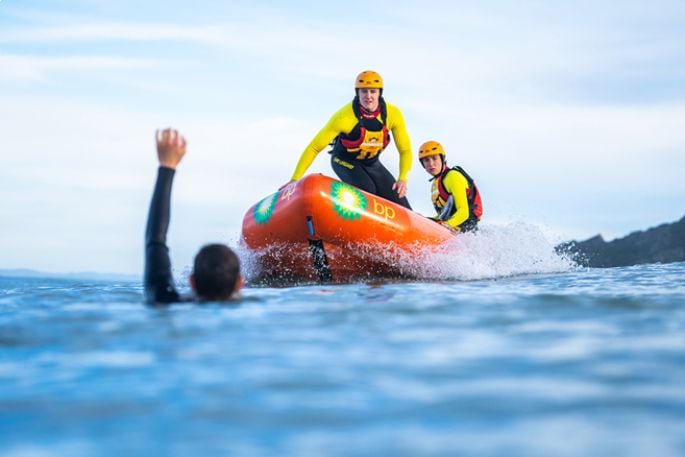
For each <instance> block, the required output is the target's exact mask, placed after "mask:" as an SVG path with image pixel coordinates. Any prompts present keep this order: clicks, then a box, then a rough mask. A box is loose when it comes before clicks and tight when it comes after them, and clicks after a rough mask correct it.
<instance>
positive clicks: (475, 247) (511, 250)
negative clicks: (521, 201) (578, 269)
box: [417, 222, 575, 280]
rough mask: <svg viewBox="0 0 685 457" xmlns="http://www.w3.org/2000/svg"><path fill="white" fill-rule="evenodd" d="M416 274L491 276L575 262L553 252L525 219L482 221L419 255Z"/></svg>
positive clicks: (455, 277) (552, 269)
mask: <svg viewBox="0 0 685 457" xmlns="http://www.w3.org/2000/svg"><path fill="white" fill-rule="evenodd" d="M418 266H419V267H420V268H421V269H422V270H419V271H418V272H417V273H418V274H419V278H421V279H433V280H435V279H439V280H476V279H491V278H501V277H508V276H516V275H524V274H542V273H558V272H565V271H570V270H572V269H574V268H575V264H574V263H573V262H572V261H571V260H570V259H569V258H567V257H566V256H564V255H560V254H558V253H557V252H555V249H554V245H553V243H552V242H550V241H549V240H548V239H547V237H546V236H545V235H544V234H543V233H542V231H541V230H540V228H539V227H537V226H536V225H534V224H530V223H525V222H512V223H509V224H507V225H503V226H501V225H486V224H483V225H481V226H480V227H479V230H478V232H476V233H464V234H461V235H459V236H457V237H455V238H454V239H453V240H451V241H449V242H448V243H446V244H445V245H443V246H442V247H441V249H440V251H438V252H436V253H432V254H431V255H430V256H423V257H422V258H421V259H420V262H419V265H418Z"/></svg>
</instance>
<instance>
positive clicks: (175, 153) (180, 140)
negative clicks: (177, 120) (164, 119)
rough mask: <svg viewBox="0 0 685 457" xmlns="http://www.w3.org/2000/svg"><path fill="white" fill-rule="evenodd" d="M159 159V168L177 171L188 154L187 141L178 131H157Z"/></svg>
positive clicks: (169, 129)
mask: <svg viewBox="0 0 685 457" xmlns="http://www.w3.org/2000/svg"><path fill="white" fill-rule="evenodd" d="M155 140H156V141H157V158H158V159H159V166H160V167H165V168H171V169H172V170H175V169H176V167H177V166H178V164H179V162H180V161H181V159H182V158H183V156H184V154H185V153H186V139H185V138H184V137H183V135H181V134H180V133H178V130H176V129H171V128H168V129H164V130H157V131H156V132H155Z"/></svg>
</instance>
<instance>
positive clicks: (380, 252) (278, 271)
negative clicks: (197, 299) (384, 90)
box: [241, 174, 453, 284]
mask: <svg viewBox="0 0 685 457" xmlns="http://www.w3.org/2000/svg"><path fill="white" fill-rule="evenodd" d="M452 237H453V235H452V232H451V231H450V230H448V229H446V228H445V227H443V226H441V225H439V224H436V223H435V222H433V221H432V220H430V219H427V218H425V217H423V216H421V215H419V214H416V213H414V212H413V211H410V210H408V209H406V208H404V207H402V206H400V205H397V204H395V203H393V202H390V201H388V200H385V199H383V198H381V197H378V196H376V195H373V194H369V193H367V192H364V191H362V190H360V189H358V188H356V187H354V186H351V185H349V184H345V183H343V182H340V181H338V180H335V179H332V178H329V177H327V176H324V175H321V174H316V175H308V176H305V177H304V178H302V179H300V180H299V181H296V182H294V183H292V184H290V185H288V186H286V187H284V188H283V189H281V190H279V191H278V192H276V193H275V194H272V195H269V196H268V197H266V198H264V199H262V200H261V201H259V202H257V203H256V204H255V205H254V206H252V207H251V208H250V209H249V210H248V211H247V213H246V214H245V217H244V218H243V227H242V240H241V242H242V244H243V246H244V247H245V248H247V249H248V251H249V253H250V255H249V258H248V262H249V263H250V264H249V265H247V267H248V268H247V269H248V271H250V276H254V277H253V278H250V279H251V280H253V281H254V282H256V283H265V284H284V283H307V282H351V281H364V280H372V279H377V278H411V277H416V271H414V269H415V265H416V263H415V262H412V259H414V258H415V257H416V256H417V255H426V254H428V253H429V252H430V250H431V249H437V248H438V246H439V245H440V244H441V243H443V242H445V241H447V240H449V239H451V238H452Z"/></svg>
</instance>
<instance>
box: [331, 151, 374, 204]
mask: <svg viewBox="0 0 685 457" xmlns="http://www.w3.org/2000/svg"><path fill="white" fill-rule="evenodd" d="M331 167H332V168H333V171H334V172H335V174H336V175H338V178H340V180H341V181H342V182H344V183H347V184H351V185H353V186H356V187H359V188H360V189H361V190H363V191H366V192H368V193H370V194H374V195H378V189H377V187H376V183H375V182H374V181H373V179H371V176H369V174H368V173H367V172H366V169H365V168H364V167H363V166H362V165H361V162H359V161H357V160H346V159H343V158H340V157H338V156H336V155H334V156H333V157H331Z"/></svg>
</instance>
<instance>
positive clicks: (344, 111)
mask: <svg viewBox="0 0 685 457" xmlns="http://www.w3.org/2000/svg"><path fill="white" fill-rule="evenodd" d="M333 117H334V118H345V117H353V118H355V119H356V118H357V116H356V115H355V114H354V108H352V102H348V103H345V104H344V105H343V106H342V107H341V108H340V109H339V110H338V111H336V112H335V114H333Z"/></svg>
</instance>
